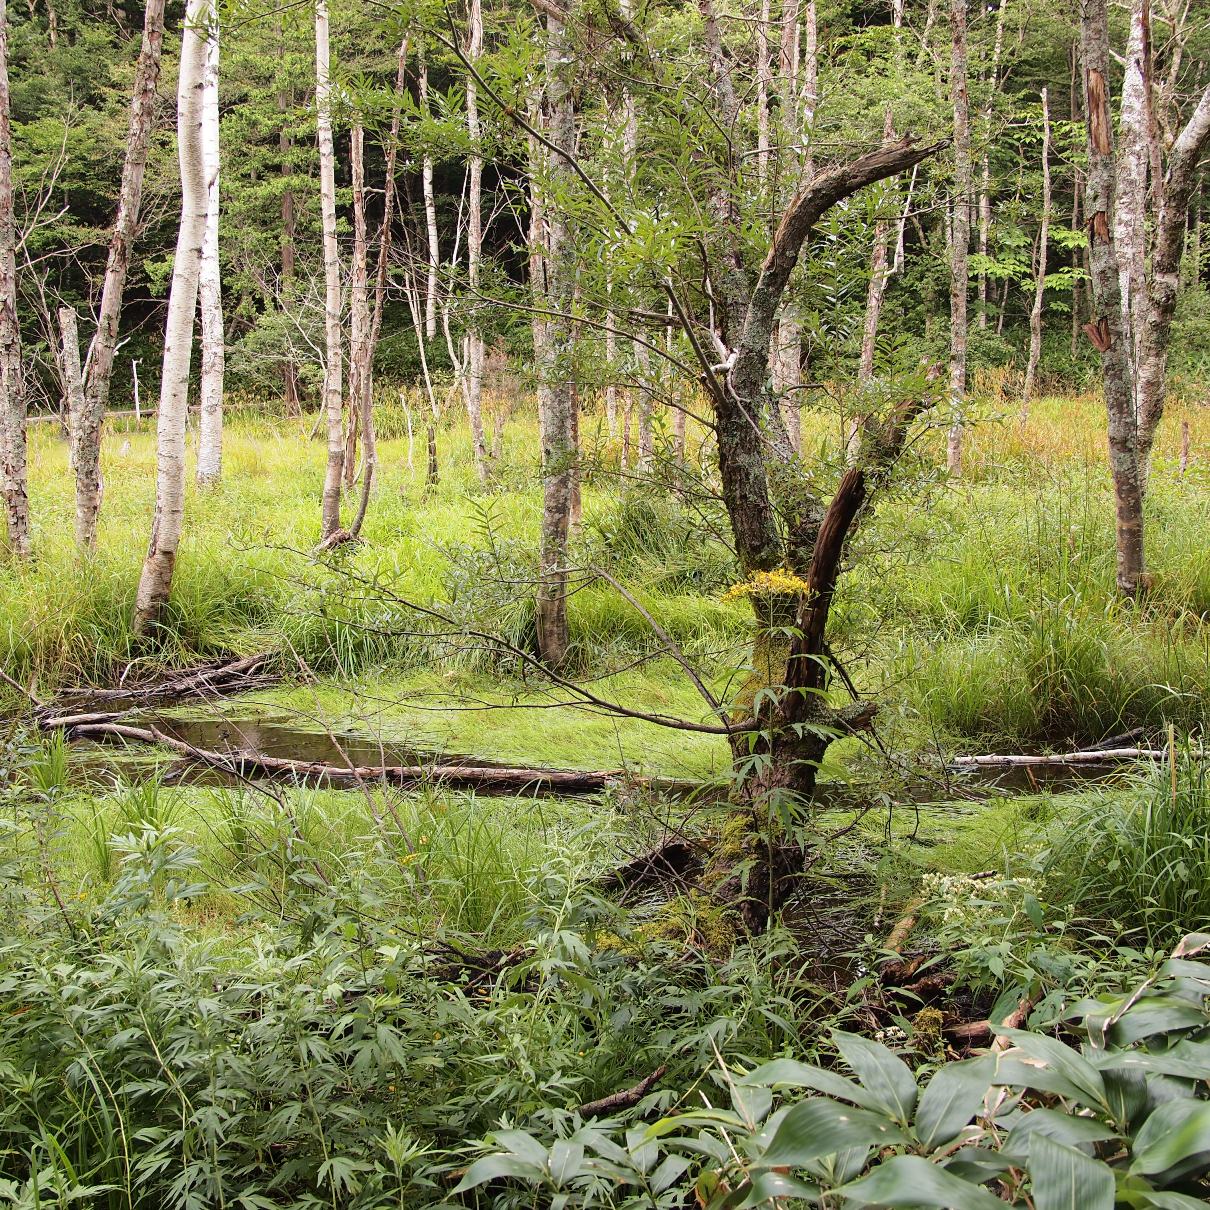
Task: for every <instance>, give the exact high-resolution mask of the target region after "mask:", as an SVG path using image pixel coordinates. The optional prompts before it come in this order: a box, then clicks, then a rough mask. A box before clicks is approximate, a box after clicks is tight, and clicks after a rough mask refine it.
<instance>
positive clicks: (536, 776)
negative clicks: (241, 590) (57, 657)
mask: <svg viewBox="0 0 1210 1210" xmlns="http://www.w3.org/2000/svg"><path fill="white" fill-rule="evenodd" d="M39 725H40V726H41V727H42V729H43V730H46V731H56V730H62V731H67V732H69V733H70V734H71V735H72V736H74V737H76V738H79V739H94V740H105V739H123V740H133V741H135V742H136V743H145V744H160V745H161V746H163V747H165V748H170V749H171V750H172V751H173V752H176V753H178V754H179V755H181V756H182V757H184V758H185V759H186V760H190V761H193V762H195V763H197V764H201V765H206V766H208V767H209V768H212V769H217V770H218V771H220V772H223V773H228V774H230V775H232V776H234V777H245V778H248V777H289V778H294V779H296V780H299V781H307V782H315V783H319V784H321V785H326V786H351V787H358V786H363V785H366V784H367V783H372V782H376V781H384V782H388V783H390V784H391V785H397V786H416V785H423V784H431V783H434V782H437V783H440V784H441V785H444V786H448V787H450V788H451V789H461V790H484V791H495V792H496V793H525V792H533V791H535V790H540V791H544V792H546V793H551V794H598V793H600V792H601V791H602V790H606V789H609V788H610V787H612V786H616V785H623V784H626V785H631V784H634V783H635V782H636V781H638V782H640V783H641V784H642V785H644V786H646V787H649V788H651V789H656V790H668V791H670V792H683V791H686V790H689V789H696V788H697V783H696V782H683V781H676V780H674V779H672V778H643V779H636V778H634V777H633V776H632V775H631V774H629V773H628V772H627V771H626V770H625V769H608V770H603V771H597V770H579V769H545V768H532V769H531V768H507V767H498V766H493V765H471V764H460V765H454V764H450V765H443V764H431V765H331V764H324V763H322V762H319V761H303V760H291V759H289V758H288V757H282V756H268V755H266V754H265V753H262V752H253V751H249V750H247V749H243V748H233V749H231V750H230V751H226V752H216V751H214V750H212V749H209V748H199V747H197V746H196V745H194V744H190V743H187V742H186V741H185V740H183V739H178V738H177V737H176V736H173V735H169V734H168V733H167V732H165V731H162V730H160V728H158V727H154V726H136V725H134V724H132V723H123V722H119V721H118V716H116V715H112V714H111V715H104V714H100V715H97V714H92V715H79V714H77V715H61V716H44V717H42V718H41V719H39Z"/></svg>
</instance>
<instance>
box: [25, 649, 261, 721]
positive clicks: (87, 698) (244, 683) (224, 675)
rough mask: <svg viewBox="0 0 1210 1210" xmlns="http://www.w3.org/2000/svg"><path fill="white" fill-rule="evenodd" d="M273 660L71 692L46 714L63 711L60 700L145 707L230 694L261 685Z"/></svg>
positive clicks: (229, 663) (248, 658)
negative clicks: (131, 684)
mask: <svg viewBox="0 0 1210 1210" xmlns="http://www.w3.org/2000/svg"><path fill="white" fill-rule="evenodd" d="M273 658H274V653H273V652H270V651H263V652H260V653H259V654H258V655H249V656H245V657H243V658H242V659H238V660H229V661H227V662H225V663H217V662H211V663H209V664H203V665H201V666H200V667H196V668H189V669H186V670H185V671H184V672H180V673H177V674H176V675H175V676H172V677H169V678H167V679H165V680H162V681H155V682H154V683H152V684H149V685H133V686H129V687H126V688H122V689H93V688H82V689H72V690H68V691H67V692H65V693H63V694H61V695H60V701H59V702H50V703H48V704H47V705H46V706H45V707H44V710H46V711H55V710H61V709H63V708H64V707H63V705H62V704H61V703H62V701H63V700H66V701H70V702H77V703H78V702H96V703H101V702H114V703H118V702H122V703H127V704H134V705H145V704H150V703H152V702H163V701H165V700H169V699H179V698H186V697H200V696H202V695H205V694H218V693H224V694H225V693H232V692H235V691H236V690H238V689H246V688H249V687H250V686H251V685H252V684H253V683H255V684H258V685H259V684H263V683H265V680H266V678H265V677H263V676H259V677H257V676H255V675H254V674H255V673H257V672H258V670H260V669H262V668H263V667H264V666H265V665H266V664H267V663H269V661H271V660H272V659H273Z"/></svg>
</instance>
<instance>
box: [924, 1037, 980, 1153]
mask: <svg viewBox="0 0 1210 1210" xmlns="http://www.w3.org/2000/svg"><path fill="white" fill-rule="evenodd" d="M995 1068H996V1063H995V1060H994V1059H992V1058H991V1057H990V1056H985V1057H983V1058H979V1059H966V1060H964V1061H963V1062H961V1063H947V1064H946V1066H944V1067H942V1068H941V1069H940V1071H938V1072H937V1074H936V1075H935V1076H933V1078H932V1079H931V1080H930V1081H929V1083H928V1087H927V1088H926V1089H925V1090H924V1093H923V1095H922V1096H921V1098H920V1104H919V1106H918V1107H917V1109H916V1137H917V1138H919V1139H920V1141H921V1143H923V1144H924V1145H925V1146H926V1147H928V1148H930V1149H932V1148H934V1147H939V1146H941V1144H943V1143H948V1142H949V1141H950V1140H951V1139H953V1138H956V1137H957V1136H958V1133H959V1131H961V1129H962V1128H963V1126H965V1125H966V1124H967V1123H968V1122H969V1121H970V1120H971V1118H973V1117H974V1116H975V1114H976V1113H978V1112H979V1106H980V1105H981V1104H982V1103H983V1098H984V1097H985V1096H986V1095H987V1090H988V1089H989V1088H990V1087H991V1082H992V1074H993V1073H994V1071H995Z"/></svg>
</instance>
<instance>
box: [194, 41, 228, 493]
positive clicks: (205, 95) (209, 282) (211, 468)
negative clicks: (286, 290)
mask: <svg viewBox="0 0 1210 1210" xmlns="http://www.w3.org/2000/svg"><path fill="white" fill-rule="evenodd" d="M208 33H209V37H208V38H207V39H206V73H205V78H204V80H203V85H202V161H203V165H204V167H205V172H206V238H205V240H204V241H203V243H202V266H201V278H200V281H199V301H200V303H201V311H202V367H201V369H202V374H201V379H202V381H201V405H202V406H201V420H200V422H199V425H198V444H197V481H198V483H201V484H208V483H217V482H218V481H219V478H220V477H221V476H222V473H223V375H224V372H225V369H226V350H225V337H224V332H223V283H222V270H221V269H220V267H219V167H220V156H219V105H218V80H219V63H218V52H219V27H218V21H217V19H212V20H211V22H210V28H209V31H208Z"/></svg>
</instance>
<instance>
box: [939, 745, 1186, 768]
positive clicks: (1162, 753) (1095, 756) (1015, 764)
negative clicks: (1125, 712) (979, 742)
mask: <svg viewBox="0 0 1210 1210" xmlns="http://www.w3.org/2000/svg"><path fill="white" fill-rule="evenodd" d="M1185 755H1186V756H1188V757H1190V758H1191V759H1193V760H1204V759H1205V758H1206V756H1207V753H1206V752H1204V751H1197V750H1194V749H1191V750H1190V751H1188V752H1187V753H1185ZM1168 758H1169V752H1168V749H1167V748H1092V749H1089V750H1087V751H1083V752H1062V753H1057V754H1055V755H1053V756H1027V755H1024V754H1022V753H1007V754H1004V755H1001V754H999V753H995V752H992V753H988V754H986V755H983V756H956V757H954V759H953V760H952V761H951V762H950V766H951V768H954V769H1017V768H1022V767H1026V768H1029V767H1033V768H1037V767H1038V766H1042V767H1046V766H1048V765H1053V766H1059V767H1063V766H1066V765H1074V766H1078V765H1096V764H1107V763H1111V762H1114V761H1129V760H1168Z"/></svg>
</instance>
